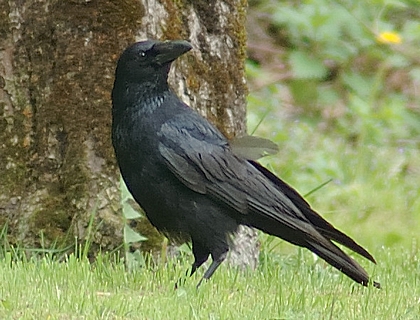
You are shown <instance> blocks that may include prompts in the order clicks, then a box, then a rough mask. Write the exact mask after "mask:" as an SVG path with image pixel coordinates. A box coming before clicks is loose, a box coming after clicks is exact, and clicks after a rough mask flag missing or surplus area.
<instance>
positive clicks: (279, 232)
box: [112, 40, 379, 286]
mask: <svg viewBox="0 0 420 320" xmlns="http://www.w3.org/2000/svg"><path fill="white" fill-rule="evenodd" d="M191 48H192V47H191V45H190V43H188V42H186V41H164V42H161V41H154V40H148V41H143V42H137V43H135V44H133V45H131V46H129V47H128V48H127V49H126V50H125V51H124V52H123V53H122V55H121V57H120V59H119V61H118V65H117V68H116V72H115V82H114V88H113V91H112V104H113V107H112V143H113V146H114V149H115V154H116V158H117V161H118V165H119V167H120V170H121V174H122V177H123V179H124V181H125V183H126V184H127V187H128V189H129V191H130V192H131V194H132V195H133V197H134V199H135V200H136V201H137V202H138V203H139V204H140V205H141V207H142V208H143V209H144V211H145V213H146V215H147V217H148V219H149V220H150V222H151V223H152V224H153V225H154V226H155V227H156V228H157V229H158V230H160V231H161V232H163V233H164V234H166V235H168V236H169V237H172V238H176V239H178V240H182V241H188V240H190V241H191V242H192V251H193V253H194V258H195V261H194V263H193V265H192V270H191V274H193V273H194V272H195V271H196V270H197V268H199V267H200V266H201V265H202V264H203V263H204V262H205V261H206V260H207V259H208V257H209V255H211V257H212V263H211V265H210V267H209V268H208V269H207V270H206V272H205V273H204V276H203V278H202V279H201V281H202V280H203V279H209V278H210V277H211V276H212V274H213V273H214V272H215V270H216V269H217V267H218V266H219V265H220V264H221V263H222V262H223V260H225V258H226V254H227V252H228V250H229V242H230V241H229V237H230V236H231V234H233V233H235V231H236V229H237V227H238V225H240V224H242V225H246V226H251V227H254V228H257V229H259V230H261V231H264V232H266V233H268V234H270V235H273V236H276V237H279V238H282V239H284V240H286V241H288V242H290V243H292V244H295V245H297V246H301V247H305V248H307V249H309V250H311V251H312V252H314V253H315V254H317V255H318V256H320V257H321V258H322V259H324V260H325V261H327V262H328V263H329V264H331V265H332V266H334V267H335V268H337V269H338V270H340V271H341V272H343V273H344V274H346V275H347V276H349V277H350V278H351V279H353V280H354V281H356V282H358V283H360V284H362V285H365V286H367V285H368V283H369V276H368V274H367V273H366V271H365V270H364V269H363V268H362V267H361V266H360V265H359V264H358V263H357V262H356V261H355V260H353V259H352V258H350V257H349V256H348V255H347V254H345V253H344V252H343V251H342V250H341V249H340V248H338V247H337V246H336V245H335V244H334V243H333V242H332V241H335V242H338V243H340V244H342V245H344V246H346V247H348V248H349V249H351V250H353V251H355V252H357V253H358V254H360V255H362V256H363V257H365V258H366V259H368V260H370V261H372V262H374V263H376V262H375V259H374V258H373V257H372V256H371V255H370V254H369V253H368V252H367V251H366V250H365V249H364V248H362V247H361V246H360V245H358V244H357V243H356V242H355V241H353V240H352V239H351V238H350V237H348V236H346V235H345V234H344V233H342V232H340V231H338V230H337V229H335V228H334V227H333V226H332V225H331V224H330V223H328V222H327V221H325V220H324V219H323V218H322V217H321V216H320V215H318V214H317V213H316V212H315V211H314V210H313V209H312V208H311V207H310V205H309V204H308V203H307V202H306V201H305V200H304V199H303V198H302V197H301V196H300V195H299V194H298V193H297V192H296V191H295V190H294V189H293V188H292V187H290V186H289V185H288V184H286V183H285V182H283V181H282V180H280V179H279V178H278V177H277V176H275V175H274V174H273V173H271V172H270V171H269V170H267V169H266V168H264V167H262V166H261V165H260V164H259V163H258V162H256V161H254V160H251V159H248V158H247V157H246V156H245V157H244V156H243V155H241V154H239V153H236V152H234V151H233V150H232V147H231V146H230V144H229V141H228V140H227V139H226V138H225V137H224V136H223V135H222V134H221V132H220V131H219V130H217V129H216V128H215V127H214V126H213V125H212V124H211V123H210V122H209V121H207V120H206V119H205V118H203V117H202V116H201V115H199V114H198V113H197V112H196V111H194V110H193V109H191V108H190V107H189V106H188V105H186V104H185V103H183V102H182V101H181V100H180V99H179V98H178V97H177V95H176V94H175V93H174V92H173V91H172V90H171V89H170V88H169V86H168V82H167V78H168V72H169V69H170V66H171V63H172V62H173V61H174V60H175V59H177V58H178V57H179V56H181V55H182V54H184V53H186V52H187V51H189V50H190V49H191ZM201 281H200V282H199V284H200V283H201ZM374 284H375V286H379V284H377V283H374Z"/></svg>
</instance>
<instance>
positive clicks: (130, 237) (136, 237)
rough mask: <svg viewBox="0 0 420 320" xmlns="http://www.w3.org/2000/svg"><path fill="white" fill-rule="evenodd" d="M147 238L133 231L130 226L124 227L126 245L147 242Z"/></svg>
mask: <svg viewBox="0 0 420 320" xmlns="http://www.w3.org/2000/svg"><path fill="white" fill-rule="evenodd" d="M146 240H147V238H146V237H143V236H142V235H140V234H138V233H137V232H136V231H134V230H133V229H131V228H130V227H129V226H127V225H125V226H124V242H125V243H134V242H140V241H146Z"/></svg>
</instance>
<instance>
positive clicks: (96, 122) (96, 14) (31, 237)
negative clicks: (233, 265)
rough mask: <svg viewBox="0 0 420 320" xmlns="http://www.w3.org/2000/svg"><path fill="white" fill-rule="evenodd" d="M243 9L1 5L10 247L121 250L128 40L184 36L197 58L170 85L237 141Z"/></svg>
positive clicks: (188, 0) (144, 1) (167, 2)
mask: <svg viewBox="0 0 420 320" xmlns="http://www.w3.org/2000/svg"><path fill="white" fill-rule="evenodd" d="M246 5H247V3H246V0H225V1H220V0H215V1H205V0H196V1H192V0H180V1H173V0H118V1H117V0H37V1H35V0H26V1H5V0H1V2H0V35H1V37H0V106H1V110H2V113H1V115H0V117H1V121H0V141H1V144H0V166H1V167H2V168H3V170H2V175H1V176H0V226H1V225H3V226H5V227H7V240H8V241H9V242H10V243H12V244H20V245H23V246H24V247H30V248H34V247H47V248H48V247H51V246H56V247H66V246H68V245H71V244H74V240H75V238H78V239H81V240H82V241H83V240H86V239H87V238H89V241H90V242H91V251H92V252H91V253H92V254H93V255H94V254H95V252H96V251H97V250H98V249H99V248H100V249H102V250H113V249H115V248H117V247H118V246H119V245H120V244H121V243H122V229H123V228H122V227H123V226H122V219H121V215H120V193H119V188H118V183H119V179H118V169H117V167H116V162H115V159H114V154H113V150H112V146H111V142H110V125H111V113H110V111H111V102H110V92H111V88H112V84H113V78H114V70H115V65H116V61H117V58H118V56H119V54H120V53H121V52H122V50H123V49H124V48H125V47H126V46H127V45H128V44H130V43H132V42H134V41H138V40H141V39H146V38H154V39H188V40H190V41H191V43H192V44H193V46H194V50H193V52H192V54H188V55H186V56H185V57H183V58H182V59H181V61H180V63H176V64H175V66H174V69H175V71H176V72H172V73H171V75H170V82H171V84H172V87H173V88H174V90H176V92H177V93H178V94H179V95H180V96H181V97H182V99H183V100H184V101H185V102H186V103H188V104H189V105H190V106H191V107H193V108H196V109H198V110H199V111H200V112H201V113H202V114H203V115H204V116H206V117H207V118H208V119H209V120H210V121H212V122H213V123H214V124H215V125H216V126H217V127H218V128H219V129H220V130H222V132H223V133H224V134H225V135H226V136H227V137H228V138H233V137H234V136H237V135H241V134H243V133H245V103H246V102H245V96H246V83H245V77H244V59H245V44H246V35H245V10H246ZM5 230H6V229H5ZM246 235H247V236H246V238H247V237H248V236H249V231H248V232H247V233H246ZM246 243H248V244H249V241H246ZM254 248H255V246H254ZM234 251H235V250H234ZM254 255H255V253H254ZM240 256H242V257H245V256H246V255H244V254H243V252H242V253H241V254H240ZM251 260H255V257H254V258H253V259H251Z"/></svg>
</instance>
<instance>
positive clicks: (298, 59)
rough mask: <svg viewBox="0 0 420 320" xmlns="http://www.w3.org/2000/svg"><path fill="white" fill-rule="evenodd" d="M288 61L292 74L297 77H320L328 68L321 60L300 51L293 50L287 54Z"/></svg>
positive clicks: (324, 75) (325, 73)
mask: <svg viewBox="0 0 420 320" xmlns="http://www.w3.org/2000/svg"><path fill="white" fill-rule="evenodd" d="M289 63H290V66H291V68H292V72H293V75H294V76H295V77H296V78H297V79H322V78H324V77H326V76H327V73H328V69H327V67H326V66H325V65H324V64H323V63H322V61H319V60H318V59H315V58H313V57H311V56H309V55H308V54H307V53H305V52H302V51H293V52H292V53H291V54H290V55H289Z"/></svg>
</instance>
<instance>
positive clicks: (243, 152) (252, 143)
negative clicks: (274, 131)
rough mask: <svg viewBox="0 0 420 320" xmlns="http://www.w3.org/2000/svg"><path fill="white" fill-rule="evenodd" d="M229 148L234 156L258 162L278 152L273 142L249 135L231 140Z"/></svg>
mask: <svg viewBox="0 0 420 320" xmlns="http://www.w3.org/2000/svg"><path fill="white" fill-rule="evenodd" d="M230 146H231V148H232V151H233V153H234V154H236V155H237V156H240V157H243V158H245V159H248V160H258V159H260V158H262V157H265V156H267V155H273V154H276V153H277V152H279V147H278V145H277V144H275V143H274V142H273V141H271V140H268V139H265V138H260V137H254V136H249V135H245V136H242V137H239V138H235V139H233V140H232V141H230Z"/></svg>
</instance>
